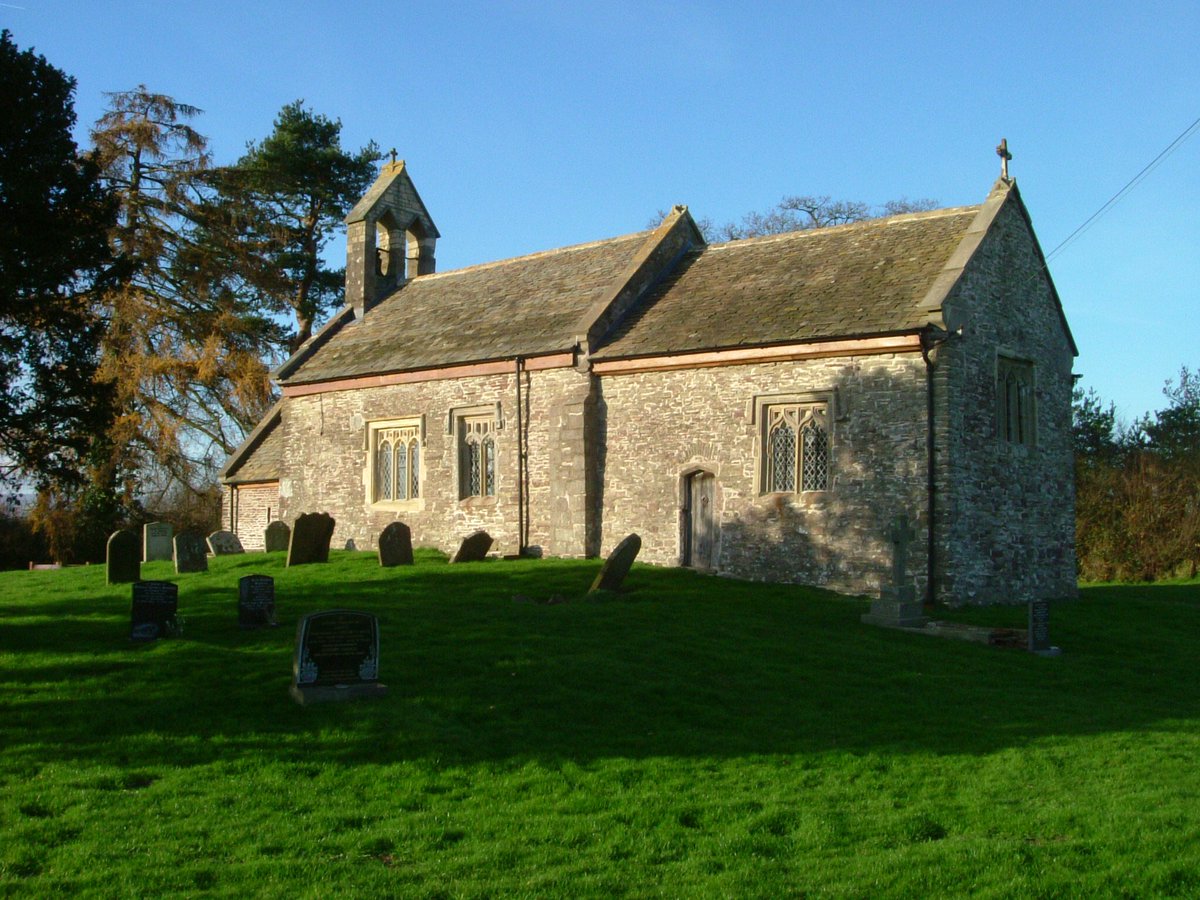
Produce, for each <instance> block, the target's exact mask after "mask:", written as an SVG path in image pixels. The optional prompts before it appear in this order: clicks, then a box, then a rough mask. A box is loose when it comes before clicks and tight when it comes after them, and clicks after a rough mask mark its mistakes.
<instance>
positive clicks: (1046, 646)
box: [1029, 600, 1062, 656]
mask: <svg viewBox="0 0 1200 900" xmlns="http://www.w3.org/2000/svg"><path fill="white" fill-rule="evenodd" d="M1029 652H1030V653H1037V654H1038V655H1040V656H1058V654H1060V653H1061V652H1062V651H1061V650H1060V649H1059V648H1058V647H1053V646H1051V645H1050V601H1049V600H1030V601H1029Z"/></svg>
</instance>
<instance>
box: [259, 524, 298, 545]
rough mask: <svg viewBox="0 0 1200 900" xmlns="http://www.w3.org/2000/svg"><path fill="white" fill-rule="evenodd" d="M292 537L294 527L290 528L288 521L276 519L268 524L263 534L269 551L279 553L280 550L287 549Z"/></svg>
mask: <svg viewBox="0 0 1200 900" xmlns="http://www.w3.org/2000/svg"><path fill="white" fill-rule="evenodd" d="M291 537H292V529H290V528H288V524H287V522H284V521H283V520H282V519H276V520H275V521H274V522H272V523H271V524H270V525H268V526H267V530H266V533H265V534H264V535H263V543H264V544H265V545H266V548H267V552H268V553H277V552H278V551H280V550H287V548H288V541H289V540H291Z"/></svg>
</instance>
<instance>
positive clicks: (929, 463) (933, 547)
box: [921, 325, 950, 606]
mask: <svg viewBox="0 0 1200 900" xmlns="http://www.w3.org/2000/svg"><path fill="white" fill-rule="evenodd" d="M949 337H950V334H949V332H946V331H943V330H942V329H941V328H938V327H937V326H936V325H928V326H926V327H925V329H924V330H923V331H922V332H921V359H923V360H925V457H926V484H925V496H926V502H927V504H928V510H927V512H926V516H927V518H928V522H929V524H928V527H927V529H926V531H927V533H928V543H927V547H926V561H925V604H926V605H927V606H932V605H933V604H934V603H936V602H937V589H936V585H935V583H934V578H935V573H936V571H937V538H936V534H937V532H936V527H935V525H936V522H937V519H936V515H937V466H936V464H935V462H934V451H935V450H936V449H937V446H936V442H935V441H934V427H933V426H934V403H933V399H934V398H933V370H934V369H935V368H937V361H936V360H934V358H933V351H934V350H936V349H937V348H938V347H940V346H941V345H942V344H943V343H945V342H946V339H947V338H949Z"/></svg>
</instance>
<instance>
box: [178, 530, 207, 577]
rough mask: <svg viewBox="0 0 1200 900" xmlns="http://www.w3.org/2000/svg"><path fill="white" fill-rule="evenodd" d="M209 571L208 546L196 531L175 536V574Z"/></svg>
mask: <svg viewBox="0 0 1200 900" xmlns="http://www.w3.org/2000/svg"><path fill="white" fill-rule="evenodd" d="M207 571H208V545H207V544H206V543H205V542H204V538H203V537H201V536H200V535H199V534H197V533H196V532H194V531H184V532H181V533H180V534H177V535H175V573H176V574H177V575H182V574H183V573H185V572H207Z"/></svg>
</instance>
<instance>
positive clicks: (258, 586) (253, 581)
mask: <svg viewBox="0 0 1200 900" xmlns="http://www.w3.org/2000/svg"><path fill="white" fill-rule="evenodd" d="M278 624H279V623H278V622H276V621H275V579H274V578H272V577H271V576H270V575H243V576H242V577H241V578H239V579H238V625H239V626H241V627H242V628H269V627H273V626H275V625H278Z"/></svg>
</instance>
